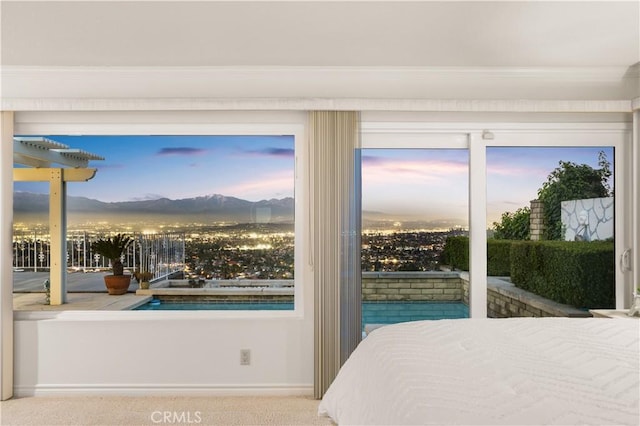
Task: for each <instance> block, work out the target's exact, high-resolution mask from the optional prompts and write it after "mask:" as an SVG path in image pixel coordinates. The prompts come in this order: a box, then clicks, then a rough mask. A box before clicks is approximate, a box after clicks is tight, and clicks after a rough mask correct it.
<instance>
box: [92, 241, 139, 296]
mask: <svg viewBox="0 0 640 426" xmlns="http://www.w3.org/2000/svg"><path fill="white" fill-rule="evenodd" d="M131 241H132V240H131V237H129V236H127V235H124V234H118V235H116V236H114V237H109V238H100V239H98V240H97V241H94V242H93V243H92V244H91V250H93V252H94V253H98V254H99V255H101V256H103V257H106V258H107V259H109V261H110V262H111V269H112V270H113V275H105V276H104V284H105V286H106V287H107V290H108V291H109V294H111V295H118V294H125V293H126V292H127V290H128V289H129V284H131V275H124V266H123V265H122V261H121V260H120V256H122V254H123V253H124V251H125V250H126V248H127V247H128V246H129V244H130V243H131Z"/></svg>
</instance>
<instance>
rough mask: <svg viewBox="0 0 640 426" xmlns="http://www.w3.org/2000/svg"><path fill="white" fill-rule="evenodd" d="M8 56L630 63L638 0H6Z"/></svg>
mask: <svg viewBox="0 0 640 426" xmlns="http://www.w3.org/2000/svg"><path fill="white" fill-rule="evenodd" d="M1 7H2V17H1V19H2V65H5V66H7V65H8V66H12V65H36V66H394V67H397V66H401V67H402V66H408V67H416V66H418V67H425V66H428V67H431V66H435V67H442V66H456V67H458V66H460V67H603V66H612V67H629V66H631V65H633V64H635V63H637V62H638V61H640V24H639V22H640V2H638V1H623V2H613V1H595V2H582V1H581V2H575V1H573V2H538V1H510V2H504V1H500V2H478V1H473V2H459V1H453V2H451V1H449V2H444V1H439V2H436V1H426V2H424V1H422V2H420V1H410V2H401V1H374V2H367V1H355V2H343V1H315V2H313V1H286V2H265V1H258V2H247V1H235V2H221V1H209V2H206V1H196V2H180V1H159V2H157V1H156V2H152V1H138V2H130V1H116V2H95V1H64V2H32V1H3V2H2V5H1Z"/></svg>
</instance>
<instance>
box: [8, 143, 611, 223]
mask: <svg viewBox="0 0 640 426" xmlns="http://www.w3.org/2000/svg"><path fill="white" fill-rule="evenodd" d="M48 137H49V138H50V139H53V140H55V141H57V142H61V143H65V144H67V145H70V146H71V147H72V148H80V149H83V150H86V151H89V152H92V153H95V154H98V155H101V156H103V157H105V160H104V161H94V162H91V164H90V166H91V167H97V168H98V173H97V174H96V177H95V178H94V179H92V180H91V181H89V182H86V183H71V184H69V186H68V193H69V195H72V196H84V197H89V198H94V199H98V200H101V201H106V202H110V201H135V200H145V199H156V198H161V197H167V198H171V199H180V198H190V197H197V196H204V195H211V194H222V195H226V196H234V197H238V198H242V199H246V200H251V201H259V200H262V199H270V198H284V197H291V196H293V195H294V194H293V173H294V146H293V143H294V139H293V137H292V136H48ZM601 150H602V151H604V152H605V153H606V155H607V158H608V159H609V161H610V162H611V163H613V149H612V148H490V149H489V150H488V151H487V182H488V188H487V199H488V206H487V214H488V221H489V224H490V223H491V222H493V221H496V220H498V219H499V217H500V215H501V214H502V213H503V212H505V211H515V210H516V209H518V208H520V207H524V206H527V205H529V201H530V200H532V199H535V198H536V195H537V191H538V189H539V188H540V186H541V185H542V183H543V182H544V181H545V180H546V178H547V176H548V175H549V173H550V172H551V171H552V170H553V169H554V168H556V167H557V166H558V162H559V161H560V160H564V161H572V162H575V163H578V164H588V165H590V166H592V167H594V168H597V167H598V152H599V151H601ZM362 159H363V160H362V175H363V179H362V180H363V189H362V193H363V194H362V196H363V210H367V211H374V212H380V213H385V214H389V215H394V216H397V217H399V218H403V219H413V220H427V221H443V220H446V221H453V222H456V223H457V222H459V223H460V224H461V225H465V226H466V224H467V209H468V207H467V198H468V196H467V190H468V179H469V177H468V153H467V151H465V150H426V149H425V150H420V149H394V150H382V149H375V150H374V149H368V150H363V153H362ZM14 185H15V190H16V191H29V192H40V193H47V192H48V186H47V185H46V184H43V183H27V182H16V183H15V184H14ZM612 186H613V185H612Z"/></svg>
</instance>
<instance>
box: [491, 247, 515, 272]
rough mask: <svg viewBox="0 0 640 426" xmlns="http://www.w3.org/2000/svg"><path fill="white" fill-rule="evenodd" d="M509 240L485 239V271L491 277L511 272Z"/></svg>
mask: <svg viewBox="0 0 640 426" xmlns="http://www.w3.org/2000/svg"><path fill="white" fill-rule="evenodd" d="M511 243H513V241H511V240H487V273H488V275H489V276H492V277H504V276H506V277H508V276H509V275H510V274H511Z"/></svg>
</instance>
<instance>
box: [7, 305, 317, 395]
mask: <svg viewBox="0 0 640 426" xmlns="http://www.w3.org/2000/svg"><path fill="white" fill-rule="evenodd" d="M20 318H21V316H20V315H18V318H17V319H16V321H15V360H16V363H15V388H14V389H15V394H16V395H17V396H21V395H33V394H36V395H41V394H74V393H78V394H87V393H96V394H107V393H117V394H145V395H146V394H164V393H166V394H170V395H184V394H195V393H204V394H214V393H222V394H232V393H236V392H241V393H243V394H251V393H274V392H281V393H288V394H290V393H310V392H311V386H312V384H313V324H312V317H311V316H310V315H306V316H305V318H300V319H273V318H272V319H240V320H233V319H230V320H224V319H192V320H188V319H181V320H176V319H164V320H158V319H153V320H144V319H143V320H139V319H138V320H136V319H131V320H126V319H114V320H105V319H104V318H103V319H86V318H84V319H83V318H75V319H72V318H69V319H64V318H60V319H52V320H29V319H20ZM240 349H250V350H251V365H250V366H240V363H239V361H240Z"/></svg>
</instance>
